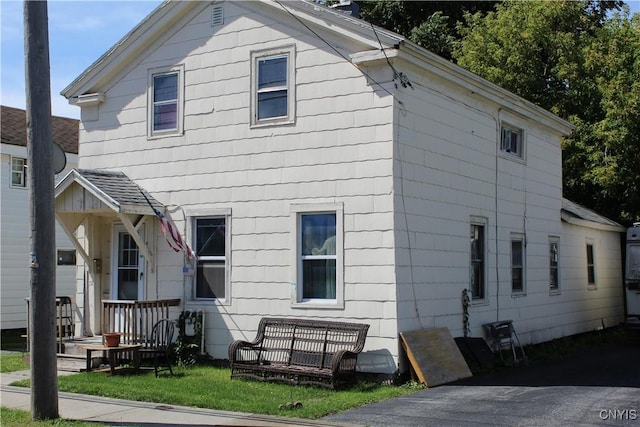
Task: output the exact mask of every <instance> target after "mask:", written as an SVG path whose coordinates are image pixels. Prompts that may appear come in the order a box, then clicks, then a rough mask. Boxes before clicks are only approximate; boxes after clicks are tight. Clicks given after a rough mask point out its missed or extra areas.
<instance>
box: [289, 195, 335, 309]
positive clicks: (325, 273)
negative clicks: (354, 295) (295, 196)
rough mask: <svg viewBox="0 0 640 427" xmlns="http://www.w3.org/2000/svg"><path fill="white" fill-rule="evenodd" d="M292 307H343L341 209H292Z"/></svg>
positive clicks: (333, 206)
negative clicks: (294, 254)
mask: <svg viewBox="0 0 640 427" xmlns="http://www.w3.org/2000/svg"><path fill="white" fill-rule="evenodd" d="M292 211H293V214H294V215H295V222H296V227H295V235H296V250H295V253H296V259H295V278H296V280H295V282H294V283H295V288H296V293H295V296H294V304H296V303H300V304H302V305H305V304H315V305H328V306H333V307H336V306H339V307H342V306H343V284H342V269H343V255H342V250H343V243H342V205H332V206H326V205H322V206H294V207H293V208H292Z"/></svg>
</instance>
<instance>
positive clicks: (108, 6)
mask: <svg viewBox="0 0 640 427" xmlns="http://www.w3.org/2000/svg"><path fill="white" fill-rule="evenodd" d="M161 3H162V2H161V1H160V0H136V1H133V0H120V1H118V0H110V1H96V0H92V1H64V0H50V1H49V4H48V6H49V7H48V9H49V52H50V62H51V97H52V102H51V108H52V113H53V114H54V115H56V116H62V117H73V118H79V117H80V109H79V108H78V107H74V106H72V105H69V104H68V103H67V100H66V99H65V98H64V97H63V96H62V95H60V92H61V91H62V89H64V88H65V87H67V86H68V85H69V83H71V82H72V81H73V80H74V79H75V78H76V77H78V76H79V75H80V74H81V73H82V72H83V71H84V70H85V69H87V67H89V66H90V65H91V64H93V62H94V61H95V60H97V59H98V58H99V57H100V56H101V55H102V54H103V53H105V52H106V51H107V50H108V49H109V48H110V47H111V46H113V45H114V44H115V43H116V42H117V41H118V40H120V39H121V38H122V37H123V36H124V35H125V34H127V33H128V32H129V31H130V30H131V29H133V27H135V26H136V25H137V24H138V23H139V22H140V21H141V20H142V19H143V18H144V17H145V16H147V15H148V14H149V13H150V12H151V11H153V10H154V9H155V8H156V7H157V6H159V5H160V4H161ZM627 4H629V6H630V7H631V11H632V12H640V0H634V1H628V2H627ZM22 10H23V3H22V1H15V0H0V18H1V20H0V50H1V55H0V61H1V62H0V63H1V68H0V73H1V74H2V77H1V81H0V85H1V91H0V103H1V104H2V105H7V106H11V107H17V108H25V92H24V30H23V17H22Z"/></svg>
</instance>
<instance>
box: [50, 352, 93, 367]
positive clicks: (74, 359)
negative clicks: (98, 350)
mask: <svg viewBox="0 0 640 427" xmlns="http://www.w3.org/2000/svg"><path fill="white" fill-rule="evenodd" d="M57 360H58V370H59V371H69V372H84V371H86V370H87V357H86V356H80V355H77V354H62V353H58V356H57ZM101 362H102V361H101V357H91V368H92V369H93V368H98V367H100V363H101Z"/></svg>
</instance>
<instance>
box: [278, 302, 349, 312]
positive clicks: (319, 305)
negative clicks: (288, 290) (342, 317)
mask: <svg viewBox="0 0 640 427" xmlns="http://www.w3.org/2000/svg"><path fill="white" fill-rule="evenodd" d="M331 301H332V302H319V301H298V302H294V303H292V304H291V308H294V309H300V308H302V309H308V308H311V309H319V310H344V302H340V303H339V302H337V301H335V300H331Z"/></svg>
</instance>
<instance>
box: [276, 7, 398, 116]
mask: <svg viewBox="0 0 640 427" xmlns="http://www.w3.org/2000/svg"><path fill="white" fill-rule="evenodd" d="M274 1H275V2H276V3H277V4H278V5H279V6H280V7H281V8H282V9H283V10H284V11H286V12H287V13H288V14H289V15H291V16H292V17H293V18H294V19H295V20H296V21H298V22H299V23H300V24H301V25H302V26H304V27H305V28H306V29H307V30H309V31H310V32H311V33H312V34H313V35H314V36H316V37H317V38H318V39H319V40H321V41H322V42H324V43H325V44H326V45H327V46H329V47H330V48H331V50H333V51H334V52H335V53H337V54H338V55H340V57H342V59H344V60H345V61H347V62H348V63H349V64H351V65H353V66H354V67H355V68H356V69H357V70H358V71H360V72H361V73H362V74H363V75H364V76H365V77H367V78H368V79H369V80H371V81H372V82H373V83H375V84H376V85H378V86H379V87H380V88H381V89H382V90H383V91H385V92H386V93H388V94H389V95H391V96H392V97H393V99H395V100H396V101H398V104H400V105H404V104H403V103H402V101H400V100H399V99H398V98H396V97H395V95H394V94H393V93H391V92H389V90H388V89H387V88H385V87H384V86H382V84H381V83H379V82H378V81H377V80H376V79H374V78H373V77H371V76H370V75H369V74H368V73H367V72H366V71H364V70H362V69H361V68H360V67H358V66H357V65H356V64H354V63H353V61H351V59H349V58H347V57H346V56H345V55H344V54H343V53H342V52H340V51H339V50H338V49H336V48H335V47H334V46H333V45H331V43H329V42H328V41H327V40H325V39H324V38H322V37H321V36H320V35H319V34H318V33H316V32H315V31H314V30H313V29H312V28H311V27H309V26H308V25H307V24H306V23H305V22H304V21H303V20H301V19H300V18H298V17H297V16H296V15H294V14H293V13H292V12H291V11H290V10H289V9H287V8H286V7H284V5H283V4H282V3H280V1H279V0H274ZM374 32H375V31H374ZM377 37H378V35H377V34H376V38H377ZM379 41H380V40H379V39H378V42H379ZM380 46H382V44H380ZM382 51H383V52H384V49H382ZM386 56H387V55H386V53H385V57H386ZM387 61H389V59H388V58H387ZM392 68H393V67H392ZM396 75H397V73H396V72H395V70H394V80H395V78H396ZM403 87H406V86H404V85H403Z"/></svg>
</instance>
